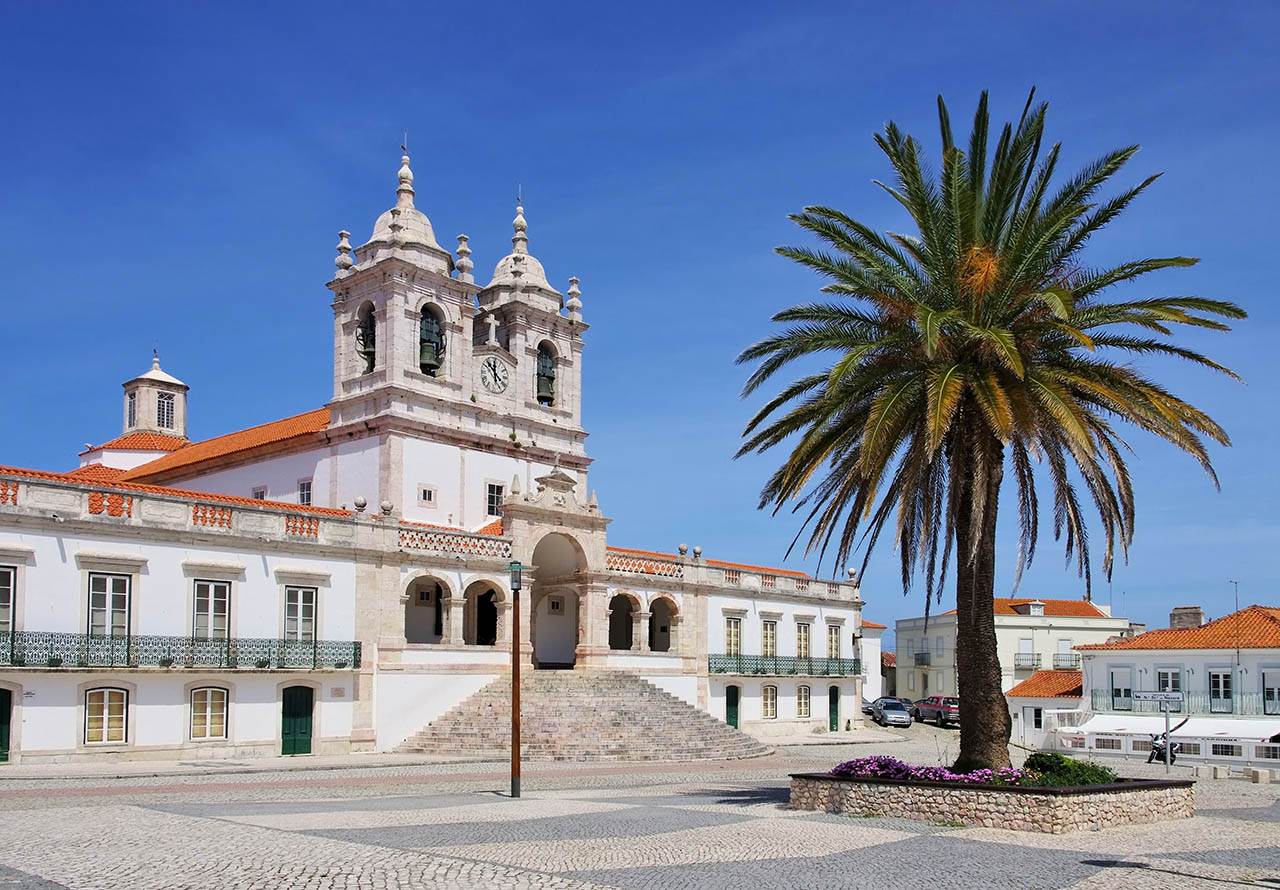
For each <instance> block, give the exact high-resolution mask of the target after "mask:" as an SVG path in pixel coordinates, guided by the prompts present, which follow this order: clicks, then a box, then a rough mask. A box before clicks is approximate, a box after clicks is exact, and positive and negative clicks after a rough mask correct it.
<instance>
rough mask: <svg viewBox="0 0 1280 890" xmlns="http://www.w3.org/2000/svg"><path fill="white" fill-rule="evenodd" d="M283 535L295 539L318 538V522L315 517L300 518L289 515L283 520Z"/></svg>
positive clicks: (292, 514) (296, 515) (293, 514)
mask: <svg viewBox="0 0 1280 890" xmlns="http://www.w3.org/2000/svg"><path fill="white" fill-rule="evenodd" d="M284 533H285V535H287V536H292V537H296V538H318V537H319V536H320V520H319V518H317V517H315V516H300V515H298V514H296V513H290V514H288V515H286V516H285V518H284Z"/></svg>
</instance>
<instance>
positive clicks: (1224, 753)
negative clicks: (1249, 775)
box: [1209, 742, 1244, 757]
mask: <svg viewBox="0 0 1280 890" xmlns="http://www.w3.org/2000/svg"><path fill="white" fill-rule="evenodd" d="M1209 750H1210V752H1211V753H1212V754H1213V756H1214V757H1243V756H1244V748H1243V746H1241V745H1222V744H1218V743H1216V742H1215V743H1214V744H1212V745H1210V746H1209Z"/></svg>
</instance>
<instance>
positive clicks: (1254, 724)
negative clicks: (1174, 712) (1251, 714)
mask: <svg viewBox="0 0 1280 890" xmlns="http://www.w3.org/2000/svg"><path fill="white" fill-rule="evenodd" d="M1177 722H1178V721H1177V720H1174V723H1177ZM1163 731H1164V730H1161V732H1163ZM1177 734H1178V735H1185V736H1195V737H1196V738H1198V739H1216V738H1225V739H1241V740H1243V741H1246V742H1261V741H1265V740H1267V739H1270V738H1271V737H1272V736H1275V735H1280V717H1273V718H1272V719H1270V720H1267V719H1265V718H1255V719H1252V720H1243V719H1232V718H1230V717H1192V718H1191V719H1190V720H1188V721H1187V725H1186V726H1184V727H1182V729H1180V730H1178V733H1177Z"/></svg>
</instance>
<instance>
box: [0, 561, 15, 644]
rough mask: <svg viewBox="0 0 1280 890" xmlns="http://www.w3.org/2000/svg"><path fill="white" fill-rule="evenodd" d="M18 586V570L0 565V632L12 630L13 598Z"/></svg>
mask: <svg viewBox="0 0 1280 890" xmlns="http://www.w3.org/2000/svg"><path fill="white" fill-rule="evenodd" d="M17 587H18V570H17V569H16V568H14V567H13V566H0V634H7V633H12V632H13V612H14V608H13V607H14V598H15V597H16V595H17V594H16V590H17Z"/></svg>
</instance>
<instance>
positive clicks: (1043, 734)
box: [1005, 669, 1083, 748]
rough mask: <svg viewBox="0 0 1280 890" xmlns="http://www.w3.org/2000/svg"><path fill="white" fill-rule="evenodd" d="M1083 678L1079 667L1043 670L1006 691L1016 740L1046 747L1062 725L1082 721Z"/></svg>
mask: <svg viewBox="0 0 1280 890" xmlns="http://www.w3.org/2000/svg"><path fill="white" fill-rule="evenodd" d="M1081 688H1082V680H1081V675H1080V671H1078V670H1061V669H1058V670H1054V669H1048V670H1039V671H1036V672H1035V673H1034V674H1032V675H1031V676H1030V677H1028V678H1027V679H1025V680H1023V681H1022V682H1020V683H1018V684H1016V685H1015V686H1014V687H1013V688H1012V689H1010V690H1009V691H1008V692H1006V693H1005V699H1006V700H1007V701H1008V704H1009V715H1010V716H1011V717H1012V718H1013V733H1012V736H1011V739H1012V741H1014V742H1015V743H1017V744H1019V745H1022V746H1023V747H1024V748H1043V747H1045V742H1046V741H1052V740H1053V738H1054V736H1053V733H1054V730H1056V729H1057V728H1058V726H1059V725H1064V726H1065V725H1075V724H1076V723H1078V722H1079V713H1080V700H1081V697H1082V695H1083V693H1082V692H1081Z"/></svg>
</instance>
